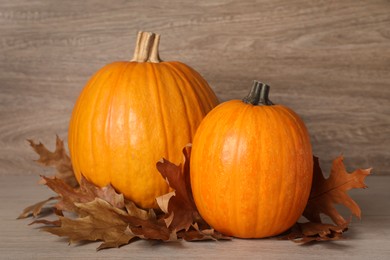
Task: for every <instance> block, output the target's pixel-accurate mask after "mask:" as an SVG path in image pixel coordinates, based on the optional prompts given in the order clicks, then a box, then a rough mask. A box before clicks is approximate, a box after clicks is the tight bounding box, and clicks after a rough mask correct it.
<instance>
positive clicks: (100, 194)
mask: <svg viewBox="0 0 390 260" xmlns="http://www.w3.org/2000/svg"><path fill="white" fill-rule="evenodd" d="M42 179H43V182H44V183H45V184H46V185H47V186H48V187H49V188H50V189H52V190H53V191H54V192H56V193H57V194H58V195H59V197H60V198H59V201H58V203H57V204H56V208H57V209H58V210H66V211H70V212H77V210H78V207H76V206H75V203H85V202H90V201H93V200H94V199H95V198H100V199H103V200H105V201H107V202H108V203H110V204H111V205H113V206H114V207H116V208H124V206H125V201H124V197H123V195H122V194H118V193H116V191H115V189H114V188H113V187H112V186H111V185H107V186H106V187H103V188H99V187H96V186H95V185H94V184H92V183H91V182H89V181H88V180H87V179H85V178H84V177H81V180H80V186H79V187H76V188H74V187H71V186H70V185H69V184H67V183H66V182H65V181H63V180H62V179H58V178H48V177H45V176H42Z"/></svg>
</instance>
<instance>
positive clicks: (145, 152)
mask: <svg viewBox="0 0 390 260" xmlns="http://www.w3.org/2000/svg"><path fill="white" fill-rule="evenodd" d="M217 103H218V101H217V98H216V96H215V94H214V93H213V91H212V90H211V88H210V87H209V86H208V84H207V82H206V81H205V80H204V79H203V78H202V77H201V76H200V75H199V74H198V73H197V72H196V71H194V70H193V69H191V68H190V67H188V66H186V65H185V64H183V63H180V62H158V63H152V62H126V61H124V62H114V63H112V64H108V65H106V66H105V67H103V68H102V69H100V70H99V71H98V72H97V73H96V74H95V75H94V76H93V77H92V78H91V79H90V81H89V82H88V83H87V85H86V86H85V88H84V89H83V91H82V93H81V94H80V96H79V98H78V100H77V102H76V104H75V107H74V110H73V113H72V117H71V120H70V125H69V133H68V145H69V150H70V155H71V159H72V164H73V167H74V171H75V175H76V177H77V179H78V180H80V178H81V174H83V176H85V177H86V178H87V179H88V180H89V181H91V182H93V183H94V184H96V185H98V186H100V187H103V186H105V185H107V184H109V183H111V184H112V185H113V187H114V188H115V189H116V190H118V191H119V192H121V193H123V194H124V196H125V197H126V198H128V199H130V200H132V201H134V202H135V203H137V204H138V205H139V206H141V207H144V208H151V207H155V206H156V202H155V198H156V197H157V196H160V195H162V194H165V193H167V192H169V187H168V185H167V183H166V182H165V180H164V179H163V178H162V177H161V175H160V174H159V173H158V171H157V170H156V166H155V165H156V162H157V161H158V160H159V159H161V158H162V157H164V158H166V159H168V160H170V161H172V162H175V163H177V164H179V163H180V162H181V160H182V154H181V150H182V148H183V147H184V146H185V145H186V144H187V143H189V142H191V141H192V138H193V135H194V134H195V131H196V129H197V127H198V125H199V124H200V122H201V120H202V119H203V117H204V116H205V115H206V114H207V113H208V112H209V111H210V110H211V109H212V108H213V107H214V106H215V105H216V104H217Z"/></svg>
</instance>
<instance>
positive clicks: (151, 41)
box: [131, 31, 161, 63]
mask: <svg viewBox="0 0 390 260" xmlns="http://www.w3.org/2000/svg"><path fill="white" fill-rule="evenodd" d="M159 43H160V35H159V34H155V33H151V32H142V31H141V32H138V36H137V43H136V45H135V50H134V55H133V58H132V59H131V61H134V62H152V63H159V62H161V59H160V57H159V53H158V45H159Z"/></svg>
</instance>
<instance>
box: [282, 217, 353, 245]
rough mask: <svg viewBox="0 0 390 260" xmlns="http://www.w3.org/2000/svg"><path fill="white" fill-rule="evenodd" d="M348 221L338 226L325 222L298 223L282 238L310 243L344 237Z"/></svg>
mask: <svg viewBox="0 0 390 260" xmlns="http://www.w3.org/2000/svg"><path fill="white" fill-rule="evenodd" d="M347 229H348V223H344V224H343V225H340V226H336V225H332V224H324V223H314V222H306V223H296V224H295V225H294V226H293V227H292V229H291V232H290V233H289V234H287V235H285V236H283V237H281V239H288V240H292V241H294V242H297V243H303V244H306V243H309V242H312V241H334V240H341V239H343V238H344V237H343V233H344V232H345V231H347Z"/></svg>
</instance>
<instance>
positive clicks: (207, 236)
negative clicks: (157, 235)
mask: <svg viewBox="0 0 390 260" xmlns="http://www.w3.org/2000/svg"><path fill="white" fill-rule="evenodd" d="M178 236H179V237H180V238H183V239H184V240H186V241H203V240H230V239H231V237H228V236H225V235H223V234H221V233H219V232H218V231H215V230H214V229H213V228H208V229H200V228H199V226H198V224H197V223H195V224H193V225H192V226H191V228H190V229H188V230H187V231H184V230H183V231H181V232H179V233H178Z"/></svg>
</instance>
